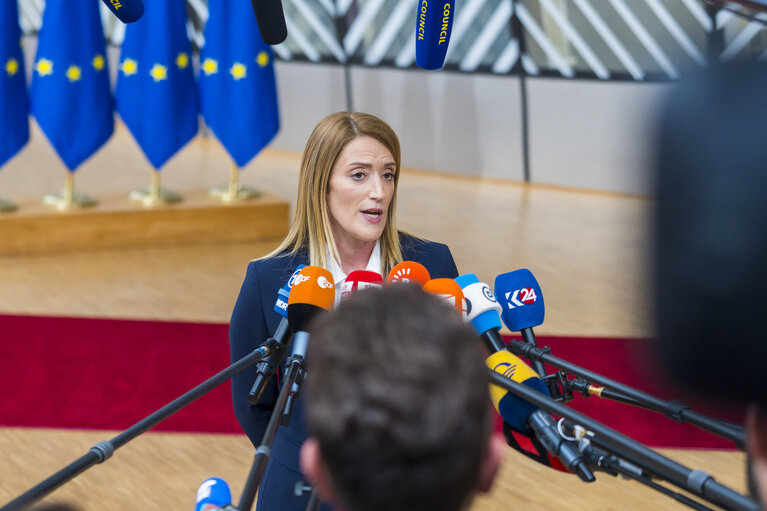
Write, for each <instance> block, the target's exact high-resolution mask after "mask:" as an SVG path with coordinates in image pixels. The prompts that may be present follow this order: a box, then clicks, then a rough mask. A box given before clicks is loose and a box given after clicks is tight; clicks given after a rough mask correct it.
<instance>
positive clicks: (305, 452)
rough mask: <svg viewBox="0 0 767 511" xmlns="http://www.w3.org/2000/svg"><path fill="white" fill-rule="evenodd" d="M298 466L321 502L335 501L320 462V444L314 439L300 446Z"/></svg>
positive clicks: (323, 466) (325, 471)
mask: <svg viewBox="0 0 767 511" xmlns="http://www.w3.org/2000/svg"><path fill="white" fill-rule="evenodd" d="M299 464H300V466H301V472H303V474H304V476H305V477H306V479H307V480H308V481H309V482H310V483H311V485H312V486H314V488H315V489H316V490H317V492H318V493H319V494H320V497H321V498H322V500H325V501H332V500H335V492H334V491H333V485H332V484H331V482H330V475H329V474H328V473H327V470H326V469H325V464H324V463H323V462H322V456H320V444H319V443H317V440H316V439H315V438H313V437H310V438H307V439H306V441H305V442H304V444H303V445H302V446H301V453H300V456H299Z"/></svg>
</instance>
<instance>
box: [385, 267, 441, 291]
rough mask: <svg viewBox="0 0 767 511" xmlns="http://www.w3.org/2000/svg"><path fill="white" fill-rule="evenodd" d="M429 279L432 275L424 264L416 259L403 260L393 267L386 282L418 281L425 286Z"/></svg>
mask: <svg viewBox="0 0 767 511" xmlns="http://www.w3.org/2000/svg"><path fill="white" fill-rule="evenodd" d="M429 279H431V275H429V270H427V269H426V267H425V266H424V265H422V264H421V263H417V262H415V261H402V262H401V263H399V264H397V265H395V266H394V268H392V269H391V271H390V272H389V275H388V276H387V277H386V282H390V283H391V282H404V283H408V282H416V283H418V284H420V285H422V286H423V285H424V284H426V283H427V282H428V281H429Z"/></svg>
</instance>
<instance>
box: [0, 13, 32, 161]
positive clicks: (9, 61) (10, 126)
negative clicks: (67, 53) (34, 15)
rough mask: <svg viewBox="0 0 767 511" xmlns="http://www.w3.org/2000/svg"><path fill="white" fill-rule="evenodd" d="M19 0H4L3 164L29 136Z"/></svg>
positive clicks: (0, 55)
mask: <svg viewBox="0 0 767 511" xmlns="http://www.w3.org/2000/svg"><path fill="white" fill-rule="evenodd" d="M20 43H21V30H20V29H19V10H18V5H17V3H16V0H12V1H3V2H0V167H2V166H3V164H4V163H5V162H6V161H8V160H9V159H10V158H11V157H12V156H13V155H14V154H16V153H17V152H18V151H19V149H21V148H22V147H24V144H26V143H27V141H28V140H29V119H28V117H27V116H28V115H29V104H28V102H27V79H26V75H25V73H24V57H23V56H22V54H21V45H20Z"/></svg>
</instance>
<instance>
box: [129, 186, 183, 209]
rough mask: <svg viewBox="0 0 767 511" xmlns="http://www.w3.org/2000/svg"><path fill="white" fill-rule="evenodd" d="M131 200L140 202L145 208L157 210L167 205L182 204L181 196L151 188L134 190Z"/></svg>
mask: <svg viewBox="0 0 767 511" xmlns="http://www.w3.org/2000/svg"><path fill="white" fill-rule="evenodd" d="M130 200H132V201H133V202H138V203H140V204H141V205H142V206H144V207H145V208H156V207H158V206H165V205H167V204H176V203H178V202H181V200H182V198H181V195H179V194H177V193H176V192H172V191H170V190H166V189H165V188H160V189H157V190H155V189H153V188H152V187H151V186H149V187H148V188H146V189H144V190H133V191H132V192H131V193H130Z"/></svg>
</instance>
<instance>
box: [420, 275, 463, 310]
mask: <svg viewBox="0 0 767 511" xmlns="http://www.w3.org/2000/svg"><path fill="white" fill-rule="evenodd" d="M423 290H424V291H426V292H427V293H431V294H433V295H436V296H437V297H438V298H439V299H440V300H442V301H443V302H445V303H446V304H447V305H449V306H450V307H454V308H455V310H457V311H458V312H460V313H461V315H462V316H465V315H466V306H465V303H466V302H465V301H464V299H463V291H461V286H459V285H458V283H457V282H456V281H455V280H453V279H431V280H430V281H428V282H427V283H426V284H424V285H423Z"/></svg>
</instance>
